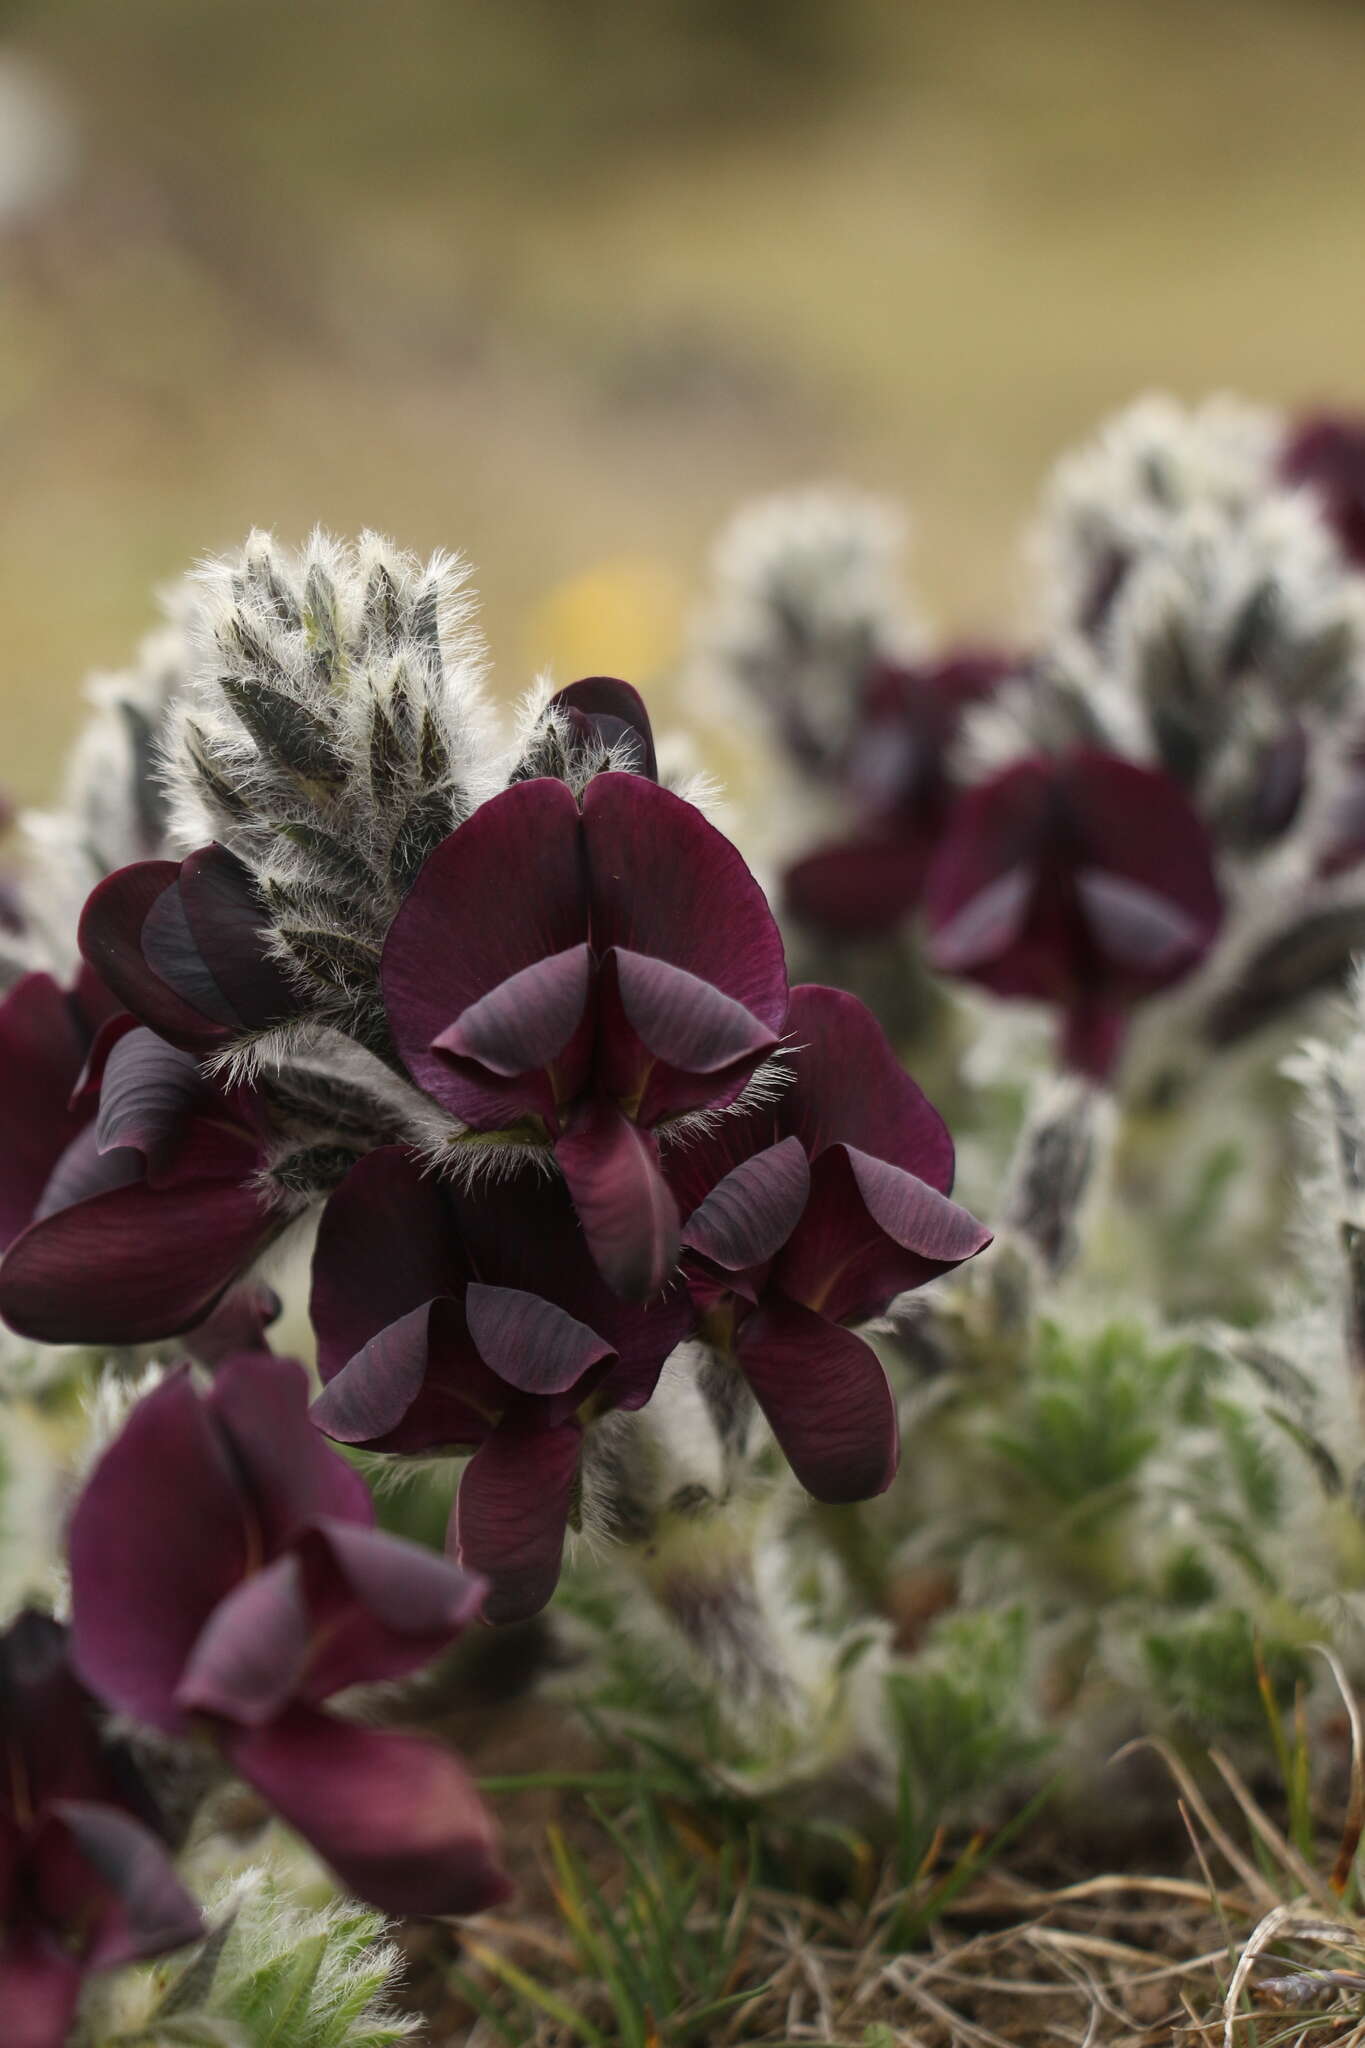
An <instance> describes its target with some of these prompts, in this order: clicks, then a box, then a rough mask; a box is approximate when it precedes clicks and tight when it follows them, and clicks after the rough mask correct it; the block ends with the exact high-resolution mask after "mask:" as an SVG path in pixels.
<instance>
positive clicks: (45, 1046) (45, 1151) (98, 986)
mask: <svg viewBox="0 0 1365 2048" xmlns="http://www.w3.org/2000/svg"><path fill="white" fill-rule="evenodd" d="M118 1009H119V1005H118V1003H117V1001H116V1000H115V998H114V997H113V996H111V995H110V993H109V991H108V990H107V989H106V988H105V987H104V986H103V984H102V983H101V982H100V980H99V977H98V976H97V975H96V974H95V973H94V972H93V971H92V970H91V969H90V968H89V967H85V968H82V970H81V973H80V975H79V976H78V978H77V981H76V985H75V987H74V988H72V989H64V988H62V987H61V986H60V985H59V984H58V983H57V982H56V981H54V980H53V978H52V976H51V975H50V974H26V975H24V977H23V978H22V980H20V981H17V982H16V983H15V984H14V987H13V988H12V989H11V990H10V991H9V994H8V995H7V996H6V997H5V999H4V1001H3V1002H0V1250H3V1249H4V1247H5V1246H7V1245H9V1244H10V1243H12V1242H13V1240H14V1239H15V1238H16V1237H17V1236H18V1235H19V1233H20V1231H21V1230H25V1229H26V1228H27V1227H28V1225H29V1224H30V1223H31V1222H32V1221H33V1217H34V1214H35V1212H36V1211H37V1209H38V1207H39V1205H40V1203H41V1202H42V1198H43V1193H44V1190H45V1189H46V1187H47V1184H48V1182H49V1181H50V1180H51V1178H52V1174H53V1171H54V1169H55V1168H56V1166H57V1163H58V1161H59V1160H60V1159H61V1157H62V1154H63V1153H64V1152H65V1151H66V1149H67V1147H68V1145H70V1144H71V1143H72V1142H73V1140H74V1139H76V1138H78V1137H79V1136H80V1134H81V1132H82V1131H83V1130H84V1129H85V1127H86V1125H87V1124H88V1123H89V1122H90V1120H91V1118H92V1117H93V1115H94V1105H93V1103H92V1102H90V1101H88V1100H81V1101H76V1100H75V1099H74V1098H75V1097H76V1095H77V1091H78V1089H79V1087H80V1082H81V1078H82V1076H83V1074H84V1072H85V1069H86V1065H87V1062H88V1061H89V1059H90V1056H91V1052H92V1050H93V1048H94V1045H95V1041H96V1038H97V1036H98V1034H99V1032H100V1030H101V1027H103V1026H105V1025H107V1024H108V1023H109V1020H110V1019H111V1018H113V1017H114V1016H115V1015H117V1013H118Z"/></svg>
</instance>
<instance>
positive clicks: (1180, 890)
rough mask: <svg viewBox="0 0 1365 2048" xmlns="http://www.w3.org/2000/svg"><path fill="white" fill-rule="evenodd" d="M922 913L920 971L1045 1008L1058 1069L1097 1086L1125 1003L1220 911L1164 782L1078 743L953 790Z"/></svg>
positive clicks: (1185, 821) (1188, 815)
mask: <svg viewBox="0 0 1365 2048" xmlns="http://www.w3.org/2000/svg"><path fill="white" fill-rule="evenodd" d="M924 915H925V919H926V922H927V924H928V929H929V959H930V962H931V964H932V965H933V966H935V967H937V968H939V969H940V970H942V971H943V972H944V973H947V974H962V975H966V976H967V977H968V978H970V979H971V980H973V981H979V982H980V983H981V984H982V985H983V986H984V987H985V988H988V989H991V990H993V991H994V993H995V994H996V995H1000V996H1026V997H1033V998H1035V999H1037V1000H1039V1001H1042V1002H1050V1003H1055V1004H1057V1005H1058V1006H1059V1007H1060V1008H1061V1010H1062V1011H1063V1015H1064V1028H1063V1048H1064V1053H1065V1057H1066V1059H1067V1061H1068V1063H1069V1064H1070V1065H1072V1066H1074V1067H1076V1068H1078V1069H1079V1070H1080V1071H1081V1072H1083V1073H1087V1074H1092V1075H1094V1076H1096V1077H1098V1078H1103V1077H1104V1076H1105V1075H1106V1074H1107V1073H1108V1072H1109V1070H1110V1068H1111V1066H1112V1064H1113V1062H1114V1059H1115V1058H1116V1056H1117V1053H1118V1050H1119V1046H1120V1043H1121V1040H1122V1035H1123V1027H1124V1015H1125V1012H1126V1010H1127V1009H1128V1007H1129V1005H1130V1004H1132V1003H1134V1002H1136V1001H1138V1000H1140V999H1141V998H1142V997H1144V996H1149V995H1152V994H1154V993H1155V992H1156V991H1157V990H1159V989H1163V988H1166V987H1168V986H1169V985H1170V984H1171V983H1172V982H1174V981H1178V980H1179V979H1180V977H1181V976H1182V975H1184V974H1188V973H1189V971H1190V969H1191V968H1192V967H1194V966H1196V965H1197V963H1198V962H1199V961H1200V960H1201V959H1202V958H1203V956H1204V954H1205V953H1206V952H1207V951H1208V949H1209V947H1210V945H1211V944H1212V943H1213V940H1214V937H1215V936H1216V934H1217V931H1218V927H1219V923H1220V921H1221V916H1222V905H1221V900H1220V897H1219V892H1218V884H1217V881H1216V880H1215V878H1214V872H1213V860H1212V851H1211V848H1210V844H1209V838H1208V834H1207V832H1206V831H1205V829H1204V826H1203V824H1202V823H1201V822H1200V819H1199V818H1198V816H1197V815H1196V813H1195V811H1194V810H1193V808H1192V806H1191V805H1190V802H1189V800H1188V798H1187V797H1186V796H1185V795H1184V794H1183V792H1182V791H1181V790H1180V788H1179V787H1178V785H1177V784H1176V783H1175V782H1173V781H1172V780H1171V778H1170V777H1169V776H1168V775H1166V774H1164V773H1163V772H1162V771H1160V770H1159V769H1153V768H1140V767H1136V766H1135V765H1134V764H1133V763H1132V762H1131V761H1124V760H1120V759H1119V758H1117V757H1116V756H1114V755H1110V754H1104V753H1100V752H1098V751H1097V750H1095V749H1093V748H1086V747H1082V748H1077V749H1076V750H1074V751H1073V752H1072V753H1070V754H1066V755H1063V756H1061V757H1059V758H1053V757H1045V756H1042V755H1039V756H1036V757H1033V758H1031V759H1029V760H1025V761H1019V762H1016V763H1015V764H1014V766H1012V767H1010V768H1006V769H1004V770H1003V771H1002V772H1001V773H999V774H998V775H995V776H993V777H992V778H991V779H990V780H989V781H988V782H983V783H981V784H980V785H979V786H978V787H977V788H975V789H972V790H969V791H967V793H966V794H965V795H964V796H963V797H962V798H961V800H960V801H959V803H958V806H957V809H956V810H955V812H954V814H953V818H952V821H951V823H950V825H949V828H948V832H947V835H946V837H945V838H944V840H943V842H942V844H941V845H940V847H939V849H938V852H937V854H936V855H935V858H934V862H933V866H932V867H931V869H930V871H929V875H928V878H927V880H926V883H925V890H924Z"/></svg>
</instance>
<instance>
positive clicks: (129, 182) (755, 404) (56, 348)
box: [0, 0, 1365, 799]
mask: <svg viewBox="0 0 1365 2048" xmlns="http://www.w3.org/2000/svg"><path fill="white" fill-rule="evenodd" d="M17 58H22V59H23V60H24V61H25V62H27V63H28V64H29V65H30V66H31V67H37V68H36V70H31V71H30V74H29V75H30V76H36V77H37V78H38V79H39V80H40V81H41V82H42V85H43V88H44V89H45V90H47V91H49V92H55V93H56V94H58V95H59V97H60V99H61V101H62V102H63V103H64V105H65V107H66V109H67V112H68V116H69V118H70V119H71V120H73V121H74V123H75V124H76V127H77V131H78V134H79V139H80V162H79V169H78V171H77V174H76V176H75V178H74V181H73V182H72V183H70V184H69V185H68V186H67V187H66V188H65V189H64V190H63V191H62V192H61V194H60V195H58V196H57V197H56V198H55V199H54V200H53V202H52V203H51V204H50V205H48V206H47V207H46V208H45V209H43V210H42V211H41V212H39V213H36V214H32V215H30V216H28V217H26V218H24V219H22V220H20V221H17V222H16V221H14V220H11V221H10V223H9V224H8V226H7V227H6V228H4V230H3V232H0V477H2V478H3V489H2V490H0V621H2V622H3V632H2V633H0V708H2V709H3V714H4V728H3V730H4V735H5V739H4V752H3V756H0V780H4V781H6V782H7V783H8V784H9V786H10V787H11V788H12V789H14V790H15V791H16V793H17V794H18V795H20V796H21V797H22V798H25V799H31V798H35V797H39V796H41V795H42V794H43V793H44V792H45V790H46V789H47V787H48V785H49V783H50V781H51V777H52V774H53V770H54V767H55V764H56V761H57V758H58V754H59V750H60V747H61V745H62V744H63V742H64V740H65V738H66V736H67V735H68V734H69V732H70V730H71V728H72V725H73V723H74V721H75V718H76V715H77V713H76V703H77V699H76V686H77V683H78V681H79V678H80V676H81V675H82V673H83V672H84V671H85V670H86V669H87V668H89V667H91V666H95V665H103V666H112V665H117V664H118V663H120V662H121V661H122V660H123V659H124V658H125V656H126V653H127V650H128V648H129V646H130V645H131V643H132V641H133V639H134V638H135V637H136V635H137V634H138V633H139V632H140V631H141V630H142V628H143V626H144V624H145V623H146V622H147V620H148V617H149V603H148V591H149V589H150V588H151V586H153V585H154V584H156V583H159V582H163V581H165V580H166V579H168V578H170V577H172V576H174V575H175V574H176V573H177V572H178V571H179V570H180V569H181V568H182V567H183V566H185V565H187V564H188V563H189V562H190V561H191V560H192V559H193V558H195V557H196V556H198V555H200V554H203V553H205V552H207V551H212V550H216V549H219V548H223V547H227V546H230V545H232V544H233V543H234V542H235V541H236V540H237V539H239V538H240V536H241V535H242V533H243V532H244V530H245V529H246V527H247V526H248V525H250V524H252V523H261V524H265V525H269V526H273V527H274V528H275V529H276V530H277V531H278V532H279V533H280V534H281V535H282V536H284V537H290V538H297V537H298V536H300V535H302V533H303V532H304V531H305V530H306V529H307V527H308V526H309V525H310V524H311V523H313V522H314V521H317V520H321V521H323V522H325V523H327V524H330V525H333V526H336V527H340V528H343V529H349V528H354V527H356V526H359V525H361V524H366V523H368V524H373V525H378V526H381V527H383V528H386V529H388V530H390V531H392V532H393V533H394V534H395V535H396V536H397V537H398V538H399V539H401V540H403V541H405V542H407V543H409V544H411V545H413V546H415V547H417V548H420V549H427V548H429V547H432V546H436V545H446V546H454V547H458V548H461V549H463V550H464V551H466V552H467V553H468V554H470V555H471V556H472V557H473V559H474V561H475V562H476V564H477V565H478V576H479V582H480V585H481V587H482V590H483V592H484V594H485V600H486V618H487V625H488V630H489V634H490V637H491V640H492V643H493V650H494V655H495V659H496V663H497V673H498V678H499V683H500V686H501V687H502V688H503V689H504V690H505V691H506V692H507V693H508V694H509V695H510V694H514V693H515V692H516V691H517V690H519V689H520V688H521V687H522V686H523V685H524V683H525V682H526V681H527V680H528V678H529V676H530V674H531V673H532V671H533V669H534V668H535V667H536V666H538V665H540V664H542V663H552V664H553V665H554V667H555V669H556V671H557V673H558V674H559V675H560V677H561V679H565V678H567V676H568V675H569V674H571V673H573V672H576V671H581V670H582V669H584V668H594V669H598V670H603V669H605V670H616V671H617V672H628V673H634V674H636V675H637V677H639V678H641V679H647V678H648V674H649V672H651V671H654V670H658V669H661V668H663V667H664V666H666V664H667V662H668V660H669V658H670V656H671V654H672V652H673V651H674V649H675V647H676V643H677V637H678V634H679V631H680V627H681V615H682V608H683V603H684V598H685V594H686V591H687V589H688V587H689V585H690V583H691V582H692V581H693V579H695V577H696V576H697V575H698V573H699V571H700V567H701V564H702V562H703V560H704V555H705V548H706V544H707V540H708V537H709V535H710V533H711V531H712V529H713V528H714V527H715V525H716V524H717V523H718V522H719V521H720V520H721V519H722V518H723V517H724V516H725V514H726V513H727V511H728V510H729V508H730V507H731V506H732V505H733V504H734V503H735V501H737V500H738V499H740V498H742V497H743V496H745V495H746V494H749V493H752V492H755V491H759V490H763V489H768V488H771V487H774V486H778V485H783V484H788V483H793V482H799V481H802V480H805V479H808V478H830V477H839V478H846V479H850V480H854V481H859V482H863V483H866V484H868V485H871V486H874V487H877V488H884V489H889V490H892V491H894V492H896V493H897V494H901V495H904V496H906V497H908V499H909V500H910V502H911V504H912V506H913V508H914V512H915V528H916V534H915V539H916V553H915V566H916V573H917V580H918V581H919V583H920V585H921V587H922V589H923V591H924V593H925V597H926V600H927V602H928V604H929V607H930V609H931V610H932V611H933V612H934V613H935V614H936V615H937V617H938V618H939V619H940V620H941V621H942V622H943V623H944V625H945V626H970V627H973V628H976V629H978V630H986V629H996V630H1001V629H1004V628H1007V627H1008V626H1009V624H1010V623H1011V622H1012V621H1014V620H1015V619H1016V618H1017V617H1018V615H1019V608H1020V594H1021V588H1022V582H1023V578H1022V573H1021V570H1020V565H1019V552H1018V529H1019V526H1020V523H1021V521H1022V520H1023V518H1024V517H1025V516H1026V514H1027V512H1028V509H1029V507H1030V504H1031V502H1032V499H1033V496H1034V494H1035V492H1036V489H1037V484H1038V481H1039V478H1040V476H1041V474H1042V472H1043V470H1044V468H1045V466H1046V464H1047V463H1048V461H1049V460H1050V459H1051V458H1052V456H1053V455H1054V453H1055V452H1056V451H1057V449H1058V448H1059V447H1060V446H1061V445H1063V444H1064V443H1065V442H1066V441H1067V440H1068V439H1069V438H1074V437H1075V436H1077V435H1078V434H1081V433H1083V432H1084V431H1085V430H1086V429H1087V427H1088V426H1089V425H1090V424H1091V423H1092V422H1093V421H1094V420H1095V418H1096V417H1097V416H1098V415H1100V414H1102V413H1103V412H1104V411H1105V410H1106V409H1108V408H1111V407H1113V406H1114V405H1116V404H1118V403H1120V402H1122V401H1123V400H1125V399H1126V398H1128V397H1129V396H1130V395H1132V394H1134V393H1135V392H1137V391H1139V390H1141V389H1144V388H1146V387H1149V386H1153V385H1167V386H1171V387H1173V388H1175V389H1176V390H1178V391H1179V392H1181V393H1183V394H1186V395H1190V396H1194V395H1197V394H1199V393H1200V392H1202V391H1204V390H1206V389H1209V388H1211V387H1220V386H1228V387H1235V388H1240V389H1242V390H1245V391H1246V392H1248V393H1250V394H1253V395H1259V396H1264V397H1267V398H1271V399H1275V400H1280V401H1285V402H1290V403H1296V402H1300V401H1315V400H1316V401H1321V400H1325V399H1330V400H1338V401H1342V402H1346V403H1352V402H1354V403H1365V350H1362V329H1363V327H1365V260H1362V258H1363V253H1365V237H1363V236H1362V226H1363V225H1365V197H1363V196H1362V195H1365V7H1362V6H1360V5H1357V4H1355V0H1036V4H1033V0H925V4H915V0H900V4H895V0H844V4H840V5H829V6H825V5H819V4H816V0H787V4H783V0H750V4H743V0H728V4H726V0H633V4H632V0H295V4H291V0H50V4H35V5H29V6H17V7H15V6H11V7H9V8H8V9H4V10H0V64H10V65H13V63H14V62H15V61H16V59H17ZM684 708H685V707H684Z"/></svg>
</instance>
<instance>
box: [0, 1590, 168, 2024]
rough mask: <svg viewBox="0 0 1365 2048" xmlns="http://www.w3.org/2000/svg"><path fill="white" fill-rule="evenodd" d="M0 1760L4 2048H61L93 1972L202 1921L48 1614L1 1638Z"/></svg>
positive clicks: (132, 1958)
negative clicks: (99, 1721) (97, 1717)
mask: <svg viewBox="0 0 1365 2048" xmlns="http://www.w3.org/2000/svg"><path fill="white" fill-rule="evenodd" d="M0 1758H3V1764H4V1768H3V1769H0V2016H2V2017H3V2022H4V2025H3V2038H4V2042H5V2048H63V2043H64V2042H65V2041H66V2039H67V2036H68V2031H69V2029H70V2026H71V2024H72V2021H73V2019H74V2017H75V2011H76V2002H77V1999H78V1998H79V1996H80V1990H81V1984H82V1982H83V1980H84V1978H85V1977H86V1975H87V1974H88V1973H89V1972H90V1971H93V1970H110V1969H115V1968H117V1967H119V1966H120V1965H121V1964H124V1963H132V1962H139V1961H141V1960H143V1959H144V1958H146V1957H148V1956H159V1955H165V1954H166V1953H167V1952H168V1951H169V1950H171V1949H176V1948H182V1947H183V1946H184V1945H185V1943H186V1942H191V1941H196V1940H198V1939H199V1937H200V1935H201V1934H202V1933H203V1926H202V1922H201V1919H200V1914H199V1908H198V1907H197V1906H196V1905H195V1902H194V1900H193V1899H192V1898H191V1897H190V1895H189V1893H188V1892H187V1891H186V1890H185V1888H184V1886H183V1885H182V1884H181V1882H180V1880H179V1878H178V1877H177V1876H176V1874H175V1869H174V1866H173V1865H172V1863H171V1859H170V1857H169V1856H168V1854H167V1853H166V1849H165V1847H164V1845H163V1843H162V1842H161V1841H160V1840H159V1839H158V1837H157V1834H156V1832H155V1818H156V1817H155V1813H154V1810H153V1808H152V1805H151V1801H150V1798H149V1796H148V1795H147V1793H146V1791H145V1789H144V1788H143V1786H142V1785H141V1783H140V1781H139V1779H138V1777H137V1773H136V1771H135V1769H134V1767H133V1764H132V1761H131V1759H130V1758H129V1757H128V1756H127V1754H126V1752H124V1751H123V1750H122V1749H121V1748H119V1747H118V1746H117V1745H116V1744H113V1743H110V1742H108V1741H106V1740H105V1738H104V1736H103V1734H102V1732H101V1729H100V1727H99V1725H98V1723H97V1720H96V1717H95V1705H94V1702H93V1700H91V1698H90V1696H89V1695H88V1693H87V1692H86V1691H85V1689H84V1687H83V1686H81V1685H80V1684H79V1683H78V1682H77V1680H76V1679H75V1677H74V1676H73V1675H72V1672H71V1668H70V1665H69V1663H68V1661H67V1640H66V1631H65V1629H63V1628H62V1627H61V1626H60V1625H59V1623H57V1622H55V1621H53V1620H51V1619H50V1618H49V1617H48V1616H47V1615H43V1614H35V1613H26V1614H21V1615H20V1616H19V1617H18V1619H17V1620H16V1621H14V1622H12V1623H11V1624H10V1626H9V1628H8V1629H7V1630H6V1631H5V1633H4V1634H3V1635H0Z"/></svg>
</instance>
